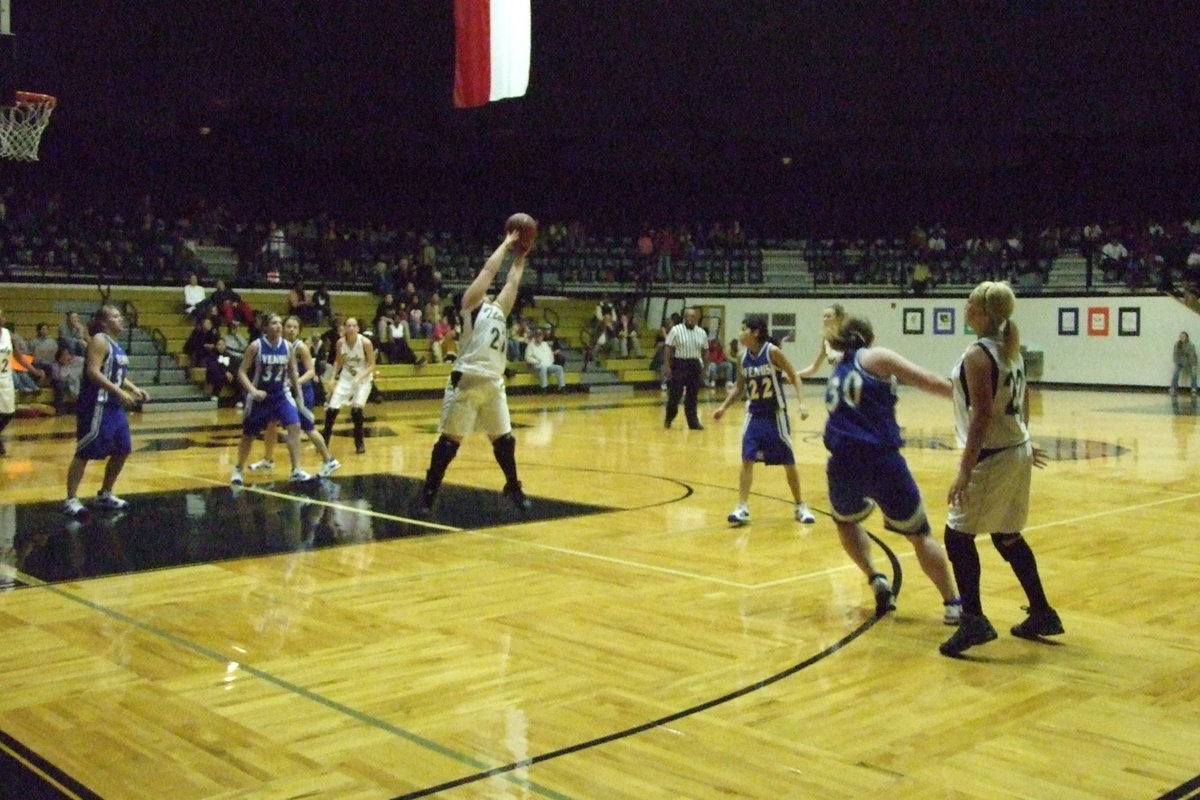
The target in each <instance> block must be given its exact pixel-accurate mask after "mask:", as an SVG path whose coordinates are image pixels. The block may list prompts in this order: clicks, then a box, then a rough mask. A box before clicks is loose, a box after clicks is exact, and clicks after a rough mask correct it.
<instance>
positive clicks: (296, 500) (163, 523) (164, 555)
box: [0, 475, 608, 588]
mask: <svg viewBox="0 0 1200 800" xmlns="http://www.w3.org/2000/svg"><path fill="white" fill-rule="evenodd" d="M419 488H420V487H419V483H418V482H417V481H415V480H412V479H406V478H401V477H397V476H395V475H359V476H355V477H352V478H345V479H338V480H336V481H335V480H321V481H310V482H308V483H304V484H287V483H280V484H259V485H256V486H253V487H246V488H236V487H224V486H222V487H214V488H209V489H194V490H190V491H171V492H163V493H153V494H141V495H127V496H126V499H127V500H129V508H128V509H126V510H124V511H118V512H111V511H100V510H98V509H93V510H92V511H91V513H90V514H89V515H88V516H87V517H85V518H83V519H72V518H69V517H66V516H64V515H63V514H62V513H61V512H60V511H59V506H60V504H59V503H57V502H55V503H32V504H28V505H20V506H15V505H2V506H0V588H8V587H12V586H21V585H24V583H25V578H26V577H28V578H32V579H36V580H40V581H44V582H56V581H67V580H74V579H77V578H89V577H97V576H101V575H114V574H121V573H128V572H139V571H143V570H149V569H161V568H164V567H175V566H181V565H184V564H200V563H207V562H211V561H220V560H224V559H230V558H243V557H247V556H260V555H270V554H273V553H288V552H296V551H300V550H307V549H312V548H322V547H332V546H335V545H346V544H362V543H365V542H370V541H376V540H381V539H394V538H398V537H404V536H421V535H427V534H431V533H445V532H447V531H453V530H454V529H472V528H483V527H488V526H492V525H501V524H506V523H511V522H516V521H533V520H546V519H560V518H565V517H572V516H578V515H582V514H590V513H595V512H597V511H606V510H608V509H607V508H606V507H601V506H589V505H583V504H578V503H569V502H562V501H558V500H551V499H546V498H532V499H533V500H534V506H533V510H532V511H531V512H530V513H528V514H521V513H520V512H518V511H517V510H516V509H514V508H513V507H512V506H511V505H510V504H509V502H508V500H507V499H505V498H504V497H503V496H502V495H501V494H500V493H499V492H489V491H484V490H481V489H476V488H470V487H460V486H453V485H450V484H447V485H446V486H444V487H443V490H442V493H441V498H440V502H439V506H438V509H437V511H436V513H435V515H434V517H433V518H432V519H430V520H429V521H428V522H426V521H422V520H420V519H417V518H416V517H415V515H414V514H412V513H410V504H412V505H413V507H414V508H415V502H414V501H415V497H416V493H417V490H418V489H419ZM430 523H432V524H430ZM451 535H452V534H451Z"/></svg>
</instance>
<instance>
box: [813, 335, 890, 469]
mask: <svg viewBox="0 0 1200 800" xmlns="http://www.w3.org/2000/svg"><path fill="white" fill-rule="evenodd" d="M862 352H863V351H862V350H861V349H859V350H855V351H854V352H853V354H850V353H847V354H846V357H845V358H843V359H842V360H841V361H839V362H838V363H837V366H835V367H834V368H833V375H832V376H831V377H830V378H829V382H828V383H826V384H825V407H826V408H827V409H828V410H829V418H828V419H827V420H826V422H825V447H826V448H828V449H829V450H831V451H832V450H835V449H837V448H838V447H839V446H841V445H853V444H857V445H859V446H866V447H878V448H888V449H898V448H899V447H900V445H901V443H902V440H901V438H900V426H899V425H898V424H897V422H896V380H895V379H894V378H886V379H885V378H878V377H876V376H874V375H872V374H871V373H869V372H867V371H866V370H865V369H863V367H862V364H861V363H859V360H860V357H861V355H862Z"/></svg>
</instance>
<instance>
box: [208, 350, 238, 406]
mask: <svg viewBox="0 0 1200 800" xmlns="http://www.w3.org/2000/svg"><path fill="white" fill-rule="evenodd" d="M241 366H242V359H241V356H237V355H234V354H233V353H232V352H230V350H229V347H228V346H227V345H226V344H225V340H224V339H218V340H217V346H216V348H215V349H213V350H212V351H211V352H210V353H209V354H208V360H207V361H206V362H205V364H204V391H206V392H208V393H209V394H210V395H212V396H213V397H217V398H219V397H220V396H221V390H223V389H224V388H225V387H226V386H231V387H233V390H234V392H233V393H234V395H235V396H236V395H237V394H238V391H237V387H238V380H237V374H238V368H239V367H241Z"/></svg>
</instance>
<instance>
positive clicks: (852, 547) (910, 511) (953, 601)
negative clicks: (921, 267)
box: [825, 314, 962, 625]
mask: <svg viewBox="0 0 1200 800" xmlns="http://www.w3.org/2000/svg"><path fill="white" fill-rule="evenodd" d="M874 341H875V332H874V330H873V329H872V327H871V323H870V321H869V320H867V319H866V318H865V317H859V316H855V315H853V314H851V315H848V316H847V317H846V318H845V319H844V320H843V321H842V324H841V326H840V327H839V328H838V330H837V333H836V334H835V335H834V336H833V337H832V338H831V339H830V345H832V346H833V348H834V349H835V350H838V351H840V352H842V353H843V354H844V355H843V357H842V359H841V360H840V361H839V362H838V363H837V365H836V366H834V368H833V375H832V376H831V377H830V378H829V382H828V383H827V384H826V385H825V406H826V408H828V409H829V417H828V419H827V420H826V421H825V447H826V448H827V449H828V450H829V464H828V466H827V467H826V475H827V477H828V479H829V503H830V505H831V506H833V520H834V522H836V523H837V529H838V537H839V538H840V539H841V541H842V548H843V549H844V550H845V551H846V553H847V555H849V556H850V558H851V560H853V561H854V563H855V564H856V565H857V566H858V568H859V569H861V570H862V571H863V574H865V575H866V576H867V581H868V583H870V585H871V590H872V591H873V592H874V593H875V613H876V614H877V615H883V614H886V613H887V612H888V611H891V610H892V609H894V608H895V607H896V603H895V596H894V595H893V594H892V587H891V584H890V583H889V582H888V579H887V577H886V576H885V575H883V574H882V573H880V572H879V571H878V570H877V569H875V564H874V562H873V561H872V558H871V539H870V537H868V536H867V532H866V531H865V530H864V529H863V526H862V521H863V520H864V519H866V518H867V517H868V516H870V514H871V511H872V510H873V509H874V508H875V506H876V505H878V506H879V510H880V511H882V512H883V524H884V527H885V528H887V529H888V530H890V531H894V532H896V533H899V534H901V535H902V536H904V537H905V538H906V539H908V541H909V543H910V544H912V546H913V550H915V551H916V554H917V561H918V562H920V564H921V569H922V570H924V572H925V574H926V575H928V576H929V579H930V580H931V581H933V585H934V586H936V587H937V589H938V592H940V593H941V595H942V602H943V604H944V606H945V611H944V616H943V621H944V622H945V623H946V624H947V625H954V624H957V623H958V619H959V616H960V615H961V612H962V607H961V605H960V604H959V600H958V595H957V593H956V592H955V589H954V579H953V578H952V577H951V575H950V565H949V563H947V561H946V554H945V552H944V551H943V550H942V546H941V544H939V543H938V540H937V539H935V538H934V537H933V536H931V535H930V530H929V520H928V519H927V518H926V517H925V506H924V504H923V503H922V502H921V492H920V490H919V489H918V488H917V483H916V481H914V480H913V477H912V473H911V472H909V469H908V463H907V462H906V461H905V460H904V456H902V455H901V454H900V444H901V438H900V426H899V424H898V423H897V422H896V383H897V382H899V383H903V384H906V385H909V386H915V387H917V388H918V389H921V390H922V391H925V392H929V393H930V394H935V395H938V396H940V397H950V395H951V393H952V389H951V387H950V381H949V379H948V378H944V377H942V376H940V375H935V374H933V373H932V372H929V371H928V370H926V369H923V368H921V367H919V366H917V365H916V364H914V363H912V362H911V361H909V360H908V359H906V358H904V357H903V356H901V355H900V354H899V353H896V352H893V351H892V350H888V349H886V348H883V347H872V346H871V345H872V344H873V343H874Z"/></svg>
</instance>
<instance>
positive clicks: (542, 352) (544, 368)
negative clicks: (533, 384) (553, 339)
mask: <svg viewBox="0 0 1200 800" xmlns="http://www.w3.org/2000/svg"><path fill="white" fill-rule="evenodd" d="M525 363H526V364H528V365H529V368H530V369H531V370H532V371H533V373H534V374H535V375H537V376H538V385H539V386H540V387H541V388H542V391H543V392H544V391H546V385H547V384H548V383H549V380H548V377H547V376H549V375H554V376H555V377H556V379H557V380H558V389H559V391H561V390H562V389H563V388H564V387H566V385H567V376H566V373H565V372H564V371H563V368H562V366H561V365H560V364H558V363H557V360H556V359H555V351H554V350H553V349H551V347H550V344H549V342H547V341H546V332H545V331H544V330H542V329H541V328H535V329H534V331H533V341H531V342H529V344H528V345H526V346H525Z"/></svg>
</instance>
